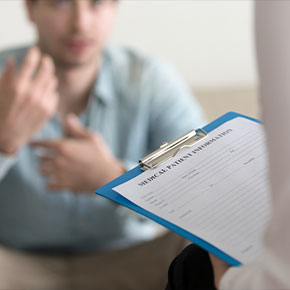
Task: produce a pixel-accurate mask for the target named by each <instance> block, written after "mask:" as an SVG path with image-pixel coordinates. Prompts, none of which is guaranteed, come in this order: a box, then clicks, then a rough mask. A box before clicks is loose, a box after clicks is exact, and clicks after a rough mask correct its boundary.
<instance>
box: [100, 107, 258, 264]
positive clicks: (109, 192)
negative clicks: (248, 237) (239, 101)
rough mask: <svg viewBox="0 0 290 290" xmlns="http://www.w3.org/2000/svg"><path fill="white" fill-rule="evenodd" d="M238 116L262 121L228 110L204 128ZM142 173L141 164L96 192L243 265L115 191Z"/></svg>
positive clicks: (213, 252)
mask: <svg viewBox="0 0 290 290" xmlns="http://www.w3.org/2000/svg"><path fill="white" fill-rule="evenodd" d="M237 117H242V118H246V119H249V120H252V121H254V122H258V123H260V121H259V120H257V119H254V118H251V117H248V116H245V115H241V114H238V113H235V112H228V113H226V114H224V115H223V116H221V117H219V118H218V119H216V120H215V121H213V122H211V123H209V124H208V125H206V126H204V127H203V128H202V129H203V130H204V131H206V132H211V131H212V130H214V129H216V128H217V127H219V126H221V125H222V124H223V123H225V122H227V121H230V120H232V119H234V118H237ZM142 173H144V171H143V170H142V169H141V166H140V165H139V166H137V167H135V168H133V169H132V170H130V171H128V172H127V173H125V174H124V175H122V176H120V177H119V178H117V179H115V180H113V181H112V182H110V183H108V184H106V185H104V186H102V187H100V188H99V189H97V190H96V193H97V194H98V195H101V196H103V197H105V198H108V199H110V200H112V201H114V202H116V203H118V204H121V205H123V206H125V207H127V208H129V209H131V210H133V211H135V212H137V213H139V214H142V215H143V216H145V217H147V218H149V219H151V220H153V221H155V222H157V223H158V224H160V225H162V226H164V227H166V228H168V229H169V230H171V231H173V232H176V233H177V234H179V235H181V236H183V237H184V238H186V239H188V240H190V241H192V242H193V243H195V244H196V245H198V246H200V247H201V248H203V249H204V250H206V251H208V252H211V253H212V254H214V255H215V256H217V257H219V258H220V259H222V260H224V261H225V262H226V263H228V264H230V265H232V266H240V265H241V262H239V261H237V260H236V259H234V258H232V257H231V256H229V255H227V254H226V253H224V252H223V251H221V250H219V249H218V248H216V247H215V246H213V245H212V244H210V243H208V242H206V241H205V240H203V239H200V238H199V237H197V236H195V235H193V234H192V233H190V232H188V231H186V230H184V229H182V228H180V227H178V226H176V225H175V224H173V223H170V222H168V221H167V220H165V219H163V218H160V217H159V216H157V215H155V214H153V213H151V212H149V211H147V210H145V209H143V208H141V207H139V206H138V205H136V204H134V203H132V202H131V201H129V200H128V199H126V198H124V197H123V196H122V195H120V194H118V193H117V192H116V191H114V190H113V189H112V188H114V187H115V186H118V185H120V184H122V183H125V182H126V181H129V180H130V179H132V178H134V177H136V176H138V175H139V174H142Z"/></svg>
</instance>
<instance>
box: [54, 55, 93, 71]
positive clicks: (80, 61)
mask: <svg viewBox="0 0 290 290" xmlns="http://www.w3.org/2000/svg"><path fill="white" fill-rule="evenodd" d="M55 61H56V66H58V67H61V68H63V69H78V68H81V67H84V66H87V65H92V63H93V62H96V58H95V57H94V58H79V57H75V58H60V59H56V60H55Z"/></svg>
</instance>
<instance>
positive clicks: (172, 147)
mask: <svg viewBox="0 0 290 290" xmlns="http://www.w3.org/2000/svg"><path fill="white" fill-rule="evenodd" d="M206 136H207V133H206V132H205V131H204V130H203V129H196V130H191V131H189V132H187V133H186V134H184V135H182V136H180V137H179V138H177V139H175V140H174V141H172V142H169V143H168V142H165V143H163V144H162V145H161V146H160V148H159V149H157V150H156V151H154V152H152V153H150V154H149V155H147V156H145V157H144V158H142V159H141V160H139V164H140V165H141V169H142V170H143V171H145V170H147V169H152V168H155V167H157V166H159V165H160V164H161V163H163V162H165V161H166V160H168V159H170V158H172V157H174V156H175V155H176V154H177V152H178V151H179V150H181V149H182V148H185V147H192V146H193V145H194V144H196V143H197V142H199V141H200V140H202V139H204V138H205V137H206Z"/></svg>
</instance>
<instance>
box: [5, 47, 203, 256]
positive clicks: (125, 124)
mask: <svg viewBox="0 0 290 290" xmlns="http://www.w3.org/2000/svg"><path fill="white" fill-rule="evenodd" d="M26 51H27V48H20V49H16V50H9V51H5V52H2V53H1V54H0V68H3V66H4V63H5V59H6V57H7V56H8V55H14V56H15V57H16V59H17V62H18V64H20V63H21V61H22V59H23V57H24V56H25V53H26ZM81 120H82V122H83V123H84V124H85V125H86V126H87V127H89V128H90V129H91V130H92V131H96V132H99V133H100V134H101V135H102V136H103V137H104V139H105V141H106V143H107V144H108V146H109V147H110V149H111V151H112V152H113V154H114V155H115V156H116V157H117V158H119V159H120V160H122V161H123V162H124V164H125V166H127V167H128V166H131V165H132V164H137V161H138V160H139V159H140V158H142V157H144V156H145V155H146V154H148V153H149V152H151V151H153V150H155V149H157V148H158V147H159V146H160V144H162V142H163V141H170V140H172V139H174V138H177V137H178V136H179V135H181V134H183V133H185V132H186V131H188V130H190V129H193V128H196V127H200V126H201V125H203V121H204V120H203V116H202V112H201V109H200V107H199V105H198V103H197V102H196V100H195V99H194V98H193V97H192V95H191V94H190V92H189V90H188V89H187V88H186V87H185V85H184V84H183V82H182V81H181V80H180V78H179V77H178V76H177V75H176V73H175V72H174V71H173V70H172V69H171V68H170V67H168V66H167V65H165V64H163V63H162V62H160V61H158V60H156V59H153V58H146V57H144V56H141V55H139V54H137V53H135V52H133V51H132V50H128V49H124V48H120V47H108V48H107V49H106V50H105V52H104V55H103V62H102V67H101V70H100V74H99V76H98V78H97V81H96V83H95V87H94V91H93V93H92V95H91V98H90V100H89V104H88V106H87V108H86V110H85V111H84V112H83V113H82V114H81ZM60 136H63V131H62V128H61V125H60V122H59V121H58V119H57V118H56V117H54V118H52V119H51V120H49V121H48V122H47V124H46V125H45V126H44V128H43V129H42V130H41V131H40V132H38V133H37V134H36V136H35V138H37V139H55V138H58V137H60ZM7 164H8V165H7ZM5 166H6V168H4V167H5ZM1 170H2V175H3V176H2V179H1V181H0V243H2V244H5V245H8V246H11V247H16V248H22V249H35V250H48V251H74V252H77V251H93V250H103V249H112V248H120V247H127V246H130V245H132V244H134V243H136V242H140V241H144V240H147V239H151V238H153V237H154V230H153V229H154V228H155V224H154V223H153V222H151V221H149V220H146V219H144V218H141V217H140V216H138V215H137V214H133V213H131V212H130V211H129V210H127V209H125V208H123V207H121V206H117V205H115V204H113V203H112V202H110V201H108V200H106V199H103V198H101V197H98V196H96V195H93V196H89V195H82V194H78V193H76V192H71V191H69V190H63V191H58V192H56V191H49V190H47V189H46V180H45V178H44V177H43V176H41V175H40V174H39V172H38V158H37V152H36V151H35V149H33V148H31V147H29V146H25V147H23V148H22V149H21V150H20V152H18V154H17V156H16V157H15V162H13V163H12V162H7V160H5V158H4V157H3V156H2V158H0V171H1ZM83 170H86V169H85V168H84V169H83Z"/></svg>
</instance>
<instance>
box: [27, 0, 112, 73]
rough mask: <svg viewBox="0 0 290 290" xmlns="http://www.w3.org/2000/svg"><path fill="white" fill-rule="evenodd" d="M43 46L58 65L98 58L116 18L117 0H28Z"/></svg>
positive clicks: (90, 60)
mask: <svg viewBox="0 0 290 290" xmlns="http://www.w3.org/2000/svg"><path fill="white" fill-rule="evenodd" d="M26 3H27V8H28V13H29V16H30V19H31V20H32V21H33V22H34V24H35V25H36V28H37V31H38V40H39V46H40V48H41V49H42V51H43V52H45V53H48V54H49V55H51V56H52V57H53V59H54V61H55V62H56V65H58V66H62V67H66V68H70V67H71V68H72V67H78V66H82V65H86V64H89V63H91V62H93V61H96V60H98V58H99V57H100V55H101V53H102V50H103V48H104V46H105V44H106V41H107V37H108V35H109V33H110V31H111V28H112V24H113V22H114V19H115V14H116V8H117V4H116V2H115V1H113V0H32V1H30V0H26Z"/></svg>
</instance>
